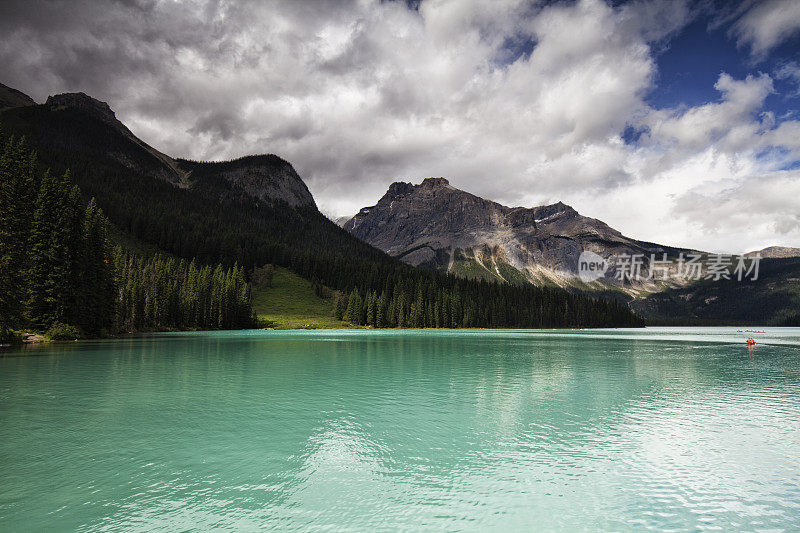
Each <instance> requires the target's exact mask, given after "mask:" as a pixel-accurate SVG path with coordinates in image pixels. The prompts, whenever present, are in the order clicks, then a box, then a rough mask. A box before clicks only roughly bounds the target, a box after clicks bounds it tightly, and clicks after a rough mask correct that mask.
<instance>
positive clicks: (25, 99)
mask: <svg viewBox="0 0 800 533" xmlns="http://www.w3.org/2000/svg"><path fill="white" fill-rule="evenodd" d="M28 105H36V102H34V101H33V98H31V97H30V96H28V95H27V94H24V93H22V92H20V91H18V90H16V89H12V88H11V87H8V86H6V85H3V84H2V83H0V109H4V108H6V107H22V106H28Z"/></svg>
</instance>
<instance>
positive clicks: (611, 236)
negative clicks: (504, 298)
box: [344, 178, 680, 285]
mask: <svg viewBox="0 0 800 533" xmlns="http://www.w3.org/2000/svg"><path fill="white" fill-rule="evenodd" d="M344 228H345V229H346V230H347V231H349V232H350V233H352V234H353V235H355V236H356V237H358V238H360V239H362V240H364V241H366V242H368V243H370V244H372V245H373V246H375V247H377V248H379V249H381V250H383V251H385V252H387V253H389V254H390V255H393V256H396V257H398V258H400V259H402V260H403V261H405V262H407V263H409V264H412V265H415V266H423V267H427V268H435V269H440V270H447V271H450V272H453V273H455V274H460V275H465V276H469V277H483V278H487V279H498V278H500V279H504V280H506V281H523V280H525V281H530V282H533V283H548V282H549V283H556V284H559V285H565V284H571V283H572V282H573V281H574V280H575V278H576V277H577V273H578V258H579V256H580V254H581V253H582V252H583V251H585V250H589V251H592V252H595V253H597V254H598V255H600V256H602V257H604V258H608V257H610V256H612V255H616V256H619V255H622V254H644V255H645V256H647V257H649V256H650V254H651V253H656V254H658V253H664V252H667V253H669V254H671V255H672V254H677V253H678V252H679V251H680V250H676V249H673V248H669V247H664V246H659V245H656V244H651V243H644V242H640V241H636V240H633V239H630V238H628V237H625V236H624V235H622V234H621V233H620V232H619V231H617V230H615V229H613V228H610V227H609V226H608V225H607V224H605V223H603V222H601V221H599V220H596V219H593V218H589V217H585V216H582V215H581V214H579V213H578V212H577V211H575V210H574V209H573V208H572V207H570V206H568V205H566V204H563V203H561V202H559V203H556V204H552V205H545V206H540V207H534V208H524V207H507V206H504V205H501V204H498V203H497V202H492V201H490V200H485V199H483V198H480V197H478V196H475V195H473V194H470V193H467V192H465V191H462V190H459V189H456V188H455V187H453V186H451V185H450V184H449V182H448V181H447V180H446V179H444V178H428V179H426V180H424V181H423V182H422V183H421V184H419V185H412V184H411V183H403V182H397V183H393V184H392V185H391V186H390V187H389V190H388V191H387V192H386V194H385V195H384V196H383V197H382V198H381V199H380V200H379V201H378V203H377V204H376V205H374V206H372V207H366V208H364V209H362V210H361V211H360V212H359V213H358V214H357V215H356V216H354V217H353V218H352V219H350V220H349V221H348V222H347V223H346V224H345V225H344ZM614 274H615V271H614V270H613V269H611V270H609V272H607V275H606V277H605V278H604V279H605V281H606V282H607V283H611V284H614V283H615V280H614ZM643 285H646V284H643Z"/></svg>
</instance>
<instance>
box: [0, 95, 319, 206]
mask: <svg viewBox="0 0 800 533" xmlns="http://www.w3.org/2000/svg"><path fill="white" fill-rule="evenodd" d="M2 120H3V124H4V125H5V127H7V128H9V129H11V130H12V131H16V132H18V133H20V134H23V135H25V136H26V137H27V138H28V139H30V140H32V141H33V142H34V143H35V144H37V145H39V146H44V147H46V149H47V152H48V154H50V155H51V156H52V158H53V159H54V160H56V161H58V162H67V166H70V167H72V165H71V162H72V161H76V160H81V161H98V162H102V163H103V164H104V165H107V166H114V167H122V168H124V169H125V170H126V171H128V172H133V173H136V174H137V175H140V176H142V175H144V176H149V177H152V178H156V179H159V180H161V181H165V182H167V183H170V184H172V185H176V186H179V187H183V188H193V187H194V188H196V189H198V190H201V191H202V192H203V193H204V194H214V195H216V196H225V197H227V198H231V197H238V198H241V199H248V198H249V199H251V200H252V199H257V200H262V201H283V202H286V203H288V204H289V205H292V206H305V207H316V205H315V203H314V199H313V197H312V196H311V193H310V192H309V191H308V188H307V187H306V185H305V183H304V182H303V180H302V179H300V176H298V175H297V173H296V172H295V171H294V168H292V166H291V165H290V164H289V163H288V162H286V161H284V160H282V159H281V158H279V157H277V156H275V155H263V156H251V157H245V158H241V159H237V160H235V161H229V162H224V163H202V162H192V161H184V160H176V159H173V158H171V157H169V156H167V155H165V154H163V153H161V152H159V151H158V150H156V149H155V148H153V147H151V146H149V145H148V144H147V143H145V142H143V141H142V140H140V139H139V138H137V137H136V136H135V135H134V134H133V133H132V132H131V131H130V130H129V129H128V128H127V127H126V126H125V125H124V124H122V123H121V122H120V121H119V120H117V118H116V116H115V114H114V112H113V111H112V110H111V108H110V107H109V106H108V104H106V103H105V102H101V101H99V100H95V99H94V98H92V97H90V96H87V95H86V94H84V93H67V94H60V95H55V96H51V97H49V98H48V99H47V102H45V103H44V104H42V105H31V106H26V107H16V108H14V109H7V110H5V111H4V112H3V117H2Z"/></svg>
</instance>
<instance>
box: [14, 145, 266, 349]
mask: <svg viewBox="0 0 800 533" xmlns="http://www.w3.org/2000/svg"><path fill="white" fill-rule="evenodd" d="M0 139H2V137H1V136H0ZM249 290H250V289H249V286H248V284H247V283H246V281H245V279H244V274H243V270H242V269H241V268H240V267H238V266H234V267H233V268H224V267H223V266H222V265H216V266H213V267H212V266H208V265H206V266H198V265H197V264H196V263H195V262H191V263H187V262H186V261H183V260H181V261H177V260H174V259H169V258H161V257H151V258H142V257H136V256H133V255H131V254H128V253H125V252H123V250H122V249H121V248H117V249H116V250H112V249H111V246H110V243H109V240H108V222H107V220H106V218H105V216H104V215H103V213H102V211H101V210H100V208H99V207H98V206H97V203H96V202H95V200H94V199H93V198H91V199H88V200H87V199H85V198H84V196H83V195H82V194H81V191H80V189H79V187H78V186H77V185H75V184H74V183H73V180H72V179H71V176H70V174H69V173H64V174H61V175H56V174H53V173H52V172H50V171H46V172H42V171H41V169H40V168H39V165H38V163H37V160H36V155H35V154H34V153H33V152H31V151H30V150H28V148H27V147H26V146H25V143H24V141H22V140H15V139H14V138H13V137H12V138H9V139H7V140H5V141H3V144H2V153H1V154H0V340H3V339H8V338H9V337H11V333H10V330H12V329H22V328H28V329H33V330H36V331H42V332H45V331H48V330H49V331H51V334H52V335H53V336H73V337H75V336H84V335H87V336H97V335H101V334H104V333H109V332H114V331H135V330H143V329H164V328H187V327H196V328H206V329H212V328H240V327H248V326H252V325H253V324H254V322H253V312H252V308H251V305H250V292H249Z"/></svg>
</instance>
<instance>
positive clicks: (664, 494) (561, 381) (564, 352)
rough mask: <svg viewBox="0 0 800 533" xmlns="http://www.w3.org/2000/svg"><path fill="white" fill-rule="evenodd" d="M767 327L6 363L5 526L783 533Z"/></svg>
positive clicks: (437, 336)
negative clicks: (749, 336) (749, 341)
mask: <svg viewBox="0 0 800 533" xmlns="http://www.w3.org/2000/svg"><path fill="white" fill-rule="evenodd" d="M766 331H767V333H766V334H757V335H755V336H756V338H757V339H758V340H759V344H758V346H757V348H756V349H755V350H754V351H750V350H748V348H747V346H746V345H745V343H744V339H745V334H744V333H736V328H662V329H657V328H648V329H646V330H635V331H616V330H597V331H375V332H371V331H367V332H364V331H343V332H338V331H336V332H333V331H317V332H264V331H257V332H256V331H250V332H203V333H184V334H157V335H149V336H141V337H135V338H131V339H123V340H109V341H96V342H81V343H66V344H53V345H48V346H45V347H41V348H39V349H35V350H28V351H27V352H26V353H28V354H29V356H27V357H11V356H9V357H4V358H0V530H2V531H39V530H48V531H54V530H63V531H75V530H78V531H89V530H101V531H130V530H159V529H162V530H169V531H174V530H185V529H202V530H206V529H215V528H219V529H238V530H255V529H259V528H265V527H266V528H277V529H282V530H285V529H303V530H306V529H310V530H323V529H333V530H352V531H367V530H375V529H382V530H395V529H406V530H408V529H411V530H420V529H427V530H430V529H448V530H506V531H513V530H521V529H528V530H531V529H536V530H563V531H576V530H643V529H652V530H659V531H661V530H667V529H669V530H675V531H696V530H702V529H718V530H723V531H731V530H756V529H764V530H797V528H798V527H800V329H790V328H785V329H775V328H767V329H766ZM14 353H15V352H5V353H4V354H5V355H13V354H14Z"/></svg>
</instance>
